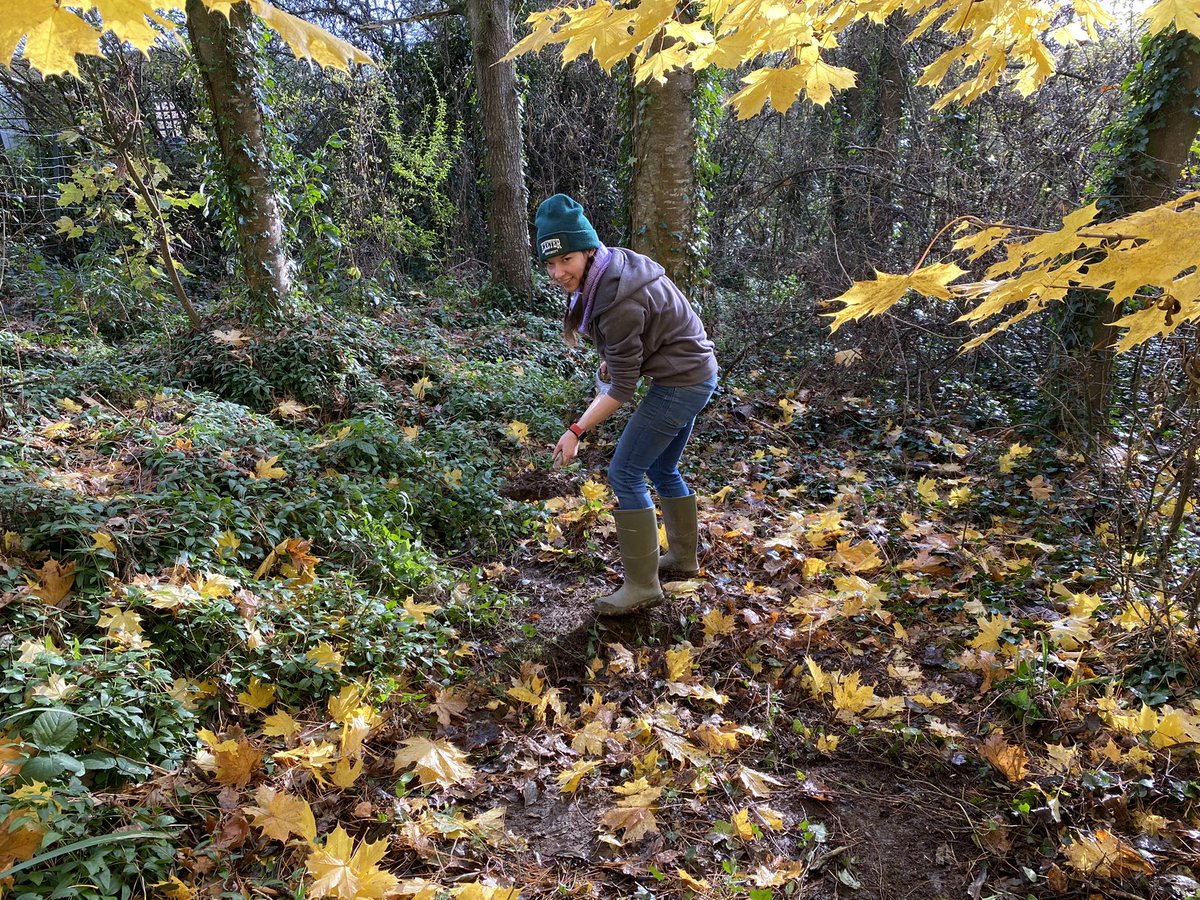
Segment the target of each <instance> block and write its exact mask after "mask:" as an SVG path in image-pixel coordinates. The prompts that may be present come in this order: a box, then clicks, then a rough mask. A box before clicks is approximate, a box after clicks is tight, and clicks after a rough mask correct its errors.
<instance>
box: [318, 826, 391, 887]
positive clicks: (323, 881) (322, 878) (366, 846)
mask: <svg viewBox="0 0 1200 900" xmlns="http://www.w3.org/2000/svg"><path fill="white" fill-rule="evenodd" d="M386 852H387V841H385V840H379V841H366V840H363V841H359V843H358V846H357V847H355V846H354V841H353V839H351V837H350V836H349V835H348V834H347V833H346V831H345V829H343V828H342V826H341V825H339V826H338V827H337V828H335V829H334V830H333V833H332V834H330V835H329V838H328V839H327V840H326V841H325V844H324V846H322V847H317V848H314V849H313V850H312V852H311V853H309V855H308V860H307V863H306V865H307V867H308V873H309V875H311V876H312V878H313V883H312V885H311V886H310V888H309V896H311V897H336V898H337V900H370V898H379V897H383V896H384V895H385V894H386V893H387V892H388V891H389V890H391V888H393V887H395V885H396V883H397V881H398V879H397V878H396V877H395V876H394V875H392V874H390V873H388V872H384V871H382V870H381V869H380V868H379V865H378V864H379V861H380V860H382V859H383V855H384V854H385V853H386Z"/></svg>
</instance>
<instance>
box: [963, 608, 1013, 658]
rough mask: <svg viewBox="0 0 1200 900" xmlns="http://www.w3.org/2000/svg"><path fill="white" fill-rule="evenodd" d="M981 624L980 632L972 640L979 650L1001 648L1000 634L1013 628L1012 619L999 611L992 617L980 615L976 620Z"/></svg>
mask: <svg viewBox="0 0 1200 900" xmlns="http://www.w3.org/2000/svg"><path fill="white" fill-rule="evenodd" d="M975 624H976V625H978V626H979V634H977V635H975V637H974V639H973V640H972V641H971V646H972V647H974V648H975V649H977V650H999V649H1000V635H1001V634H1003V633H1004V632H1005V631H1007V630H1008V629H1010V628H1012V619H1010V618H1009V617H1008V616H1005V615H1001V614H1000V613H997V614H996V615H994V616H992V617H991V618H990V619H985V618H983V617H982V616H980V617H979V618H978V619H976V620H975Z"/></svg>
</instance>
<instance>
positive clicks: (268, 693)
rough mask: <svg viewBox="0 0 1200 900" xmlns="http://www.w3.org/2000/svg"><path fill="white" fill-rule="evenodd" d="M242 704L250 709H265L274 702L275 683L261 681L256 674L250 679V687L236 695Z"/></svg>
mask: <svg viewBox="0 0 1200 900" xmlns="http://www.w3.org/2000/svg"><path fill="white" fill-rule="evenodd" d="M237 698H238V702H239V703H241V704H242V706H248V707H250V708H251V709H260V710H261V709H266V708H267V707H268V706H270V705H271V704H272V703H274V702H275V685H273V684H267V683H265V682H263V681H262V680H261V679H260V678H259V677H258V676H253V677H251V679H250V687H249V688H247V689H246V690H244V691H242V692H240V693H239V694H238V695H237Z"/></svg>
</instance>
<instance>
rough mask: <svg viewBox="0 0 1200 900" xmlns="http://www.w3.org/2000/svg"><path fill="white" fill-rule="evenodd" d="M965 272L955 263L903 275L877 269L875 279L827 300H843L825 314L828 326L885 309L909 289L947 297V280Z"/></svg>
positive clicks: (876, 313)
mask: <svg viewBox="0 0 1200 900" xmlns="http://www.w3.org/2000/svg"><path fill="white" fill-rule="evenodd" d="M965 274H966V272H965V271H964V270H963V269H960V268H959V267H958V266H956V265H954V263H939V264H937V265H932V266H926V267H925V268H922V269H918V270H917V271H916V272H909V273H908V274H906V275H889V274H887V273H885V272H876V273H875V280H874V281H859V282H856V283H855V284H854V286H853V287H851V288H850V290H848V291H846V292H845V293H844V294H841V295H839V296H837V297H834V298H833V300H831V301H830V303H842V304H844V305H843V307H842V308H841V309H839V310H838V311H837V312H835V313H826V314H825V315H828V316H829V317H830V318H832V319H833V322H832V323H831V324H830V330H832V331H837V330H838V329H839V328H841V327H842V325H844V324H846V323H847V322H852V321H855V320H857V319H861V318H863V317H864V316H877V315H880V314H882V313H885V312H887V311H888V310H889V309H891V308H892V307H893V306H895V305H896V304H897V303H899V302H900V300H902V299H903V298H904V296H905V295H906V294H907V293H908V292H909V291H913V292H914V293H917V294H920V295H922V296H925V297H936V298H938V299H941V300H947V299H949V298H950V296H951V290H950V284H951V283H952V282H954V281H957V280H958V279H959V278H961V277H962V276H963V275H965Z"/></svg>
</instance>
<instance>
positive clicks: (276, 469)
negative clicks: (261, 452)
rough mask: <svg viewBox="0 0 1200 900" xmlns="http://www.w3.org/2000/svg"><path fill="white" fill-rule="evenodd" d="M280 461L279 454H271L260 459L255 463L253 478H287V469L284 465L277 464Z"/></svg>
mask: <svg viewBox="0 0 1200 900" xmlns="http://www.w3.org/2000/svg"><path fill="white" fill-rule="evenodd" d="M278 462H279V456H278V455H276V456H270V457H267V458H266V459H260V460H259V461H258V462H256V463H255V464H254V474H253V475H251V476H250V477H251V478H263V479H270V478H287V470H286V469H284V468H283V467H282V466H278V465H276V463H278Z"/></svg>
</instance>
